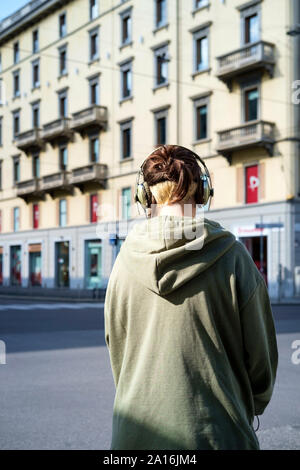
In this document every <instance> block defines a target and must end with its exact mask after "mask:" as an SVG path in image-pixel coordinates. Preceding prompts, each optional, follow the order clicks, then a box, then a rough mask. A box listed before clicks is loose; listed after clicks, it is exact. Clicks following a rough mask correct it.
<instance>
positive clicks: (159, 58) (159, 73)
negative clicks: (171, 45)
mask: <svg viewBox="0 0 300 470" xmlns="http://www.w3.org/2000/svg"><path fill="white" fill-rule="evenodd" d="M154 59H155V87H158V86H162V85H166V84H167V83H168V62H169V59H168V46H167V45H166V46H163V47H160V48H157V49H154Z"/></svg>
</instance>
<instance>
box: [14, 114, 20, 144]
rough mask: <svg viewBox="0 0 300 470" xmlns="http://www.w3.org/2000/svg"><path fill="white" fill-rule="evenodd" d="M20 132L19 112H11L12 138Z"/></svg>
mask: <svg viewBox="0 0 300 470" xmlns="http://www.w3.org/2000/svg"><path fill="white" fill-rule="evenodd" d="M19 132H20V111H19V110H16V111H13V137H14V138H15V137H16V135H17V134H19Z"/></svg>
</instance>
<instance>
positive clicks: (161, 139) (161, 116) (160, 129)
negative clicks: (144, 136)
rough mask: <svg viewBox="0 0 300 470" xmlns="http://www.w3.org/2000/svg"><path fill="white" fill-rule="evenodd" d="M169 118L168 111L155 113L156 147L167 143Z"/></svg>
mask: <svg viewBox="0 0 300 470" xmlns="http://www.w3.org/2000/svg"><path fill="white" fill-rule="evenodd" d="M167 117H168V109H162V110H160V111H156V112H155V113H154V123H155V145H165V144H166V143H167Z"/></svg>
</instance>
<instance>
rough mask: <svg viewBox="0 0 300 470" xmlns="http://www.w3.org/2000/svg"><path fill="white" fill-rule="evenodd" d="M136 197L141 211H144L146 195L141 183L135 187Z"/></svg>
mask: <svg viewBox="0 0 300 470" xmlns="http://www.w3.org/2000/svg"><path fill="white" fill-rule="evenodd" d="M136 197H137V200H138V202H139V203H140V204H141V206H142V207H143V209H146V207H147V194H146V191H145V188H144V185H143V183H139V184H138V185H137V188H136Z"/></svg>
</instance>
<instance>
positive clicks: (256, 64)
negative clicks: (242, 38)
mask: <svg viewBox="0 0 300 470" xmlns="http://www.w3.org/2000/svg"><path fill="white" fill-rule="evenodd" d="M274 49H275V46H274V44H272V43H270V42H266V41H258V42H254V43H251V44H248V45H246V46H243V47H241V48H240V49H237V50H235V51H233V52H230V53H229V54H225V55H222V56H219V57H217V60H218V72H217V77H218V78H219V79H220V80H222V81H223V82H224V83H226V85H227V86H228V88H229V89H230V90H231V89H232V79H233V78H234V77H237V76H238V75H242V74H244V73H246V72H247V73H248V72H250V71H255V70H261V71H262V72H263V71H267V72H268V73H269V75H270V77H273V72H274V64H275V54H274Z"/></svg>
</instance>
